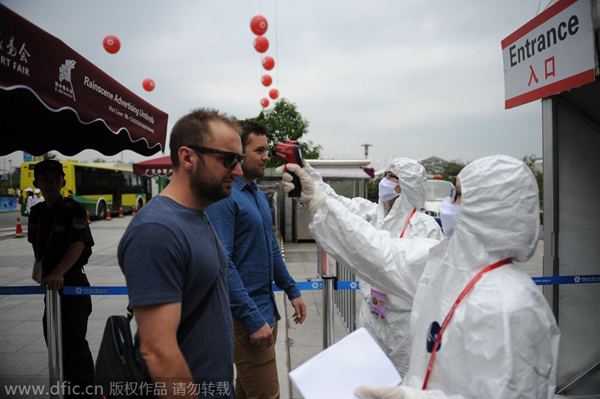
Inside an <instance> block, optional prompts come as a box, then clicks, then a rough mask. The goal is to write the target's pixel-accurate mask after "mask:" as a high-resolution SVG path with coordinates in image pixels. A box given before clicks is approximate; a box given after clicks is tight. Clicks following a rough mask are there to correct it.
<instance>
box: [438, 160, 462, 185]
mask: <svg viewBox="0 0 600 399" xmlns="http://www.w3.org/2000/svg"><path fill="white" fill-rule="evenodd" d="M465 166H466V165H465V164H464V163H462V162H458V161H450V162H449V163H448V165H446V167H445V168H444V171H443V172H442V176H443V177H442V179H443V180H448V181H450V182H452V184H454V185H455V186H456V176H458V174H459V173H460V171H461V170H462V169H463V168H464V167H465Z"/></svg>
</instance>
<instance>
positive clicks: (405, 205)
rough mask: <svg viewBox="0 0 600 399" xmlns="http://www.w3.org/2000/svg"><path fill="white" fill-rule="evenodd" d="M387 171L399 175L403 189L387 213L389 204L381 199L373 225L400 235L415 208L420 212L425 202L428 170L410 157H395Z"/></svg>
mask: <svg viewBox="0 0 600 399" xmlns="http://www.w3.org/2000/svg"><path fill="white" fill-rule="evenodd" d="M386 171H390V172H392V173H393V174H395V175H396V176H398V180H399V181H400V189H401V190H402V191H401V193H400V195H399V196H398V198H397V199H396V202H394V205H393V206H392V209H390V211H389V212H388V213H387V215H386V214H385V208H386V206H388V204H386V203H385V202H384V201H382V200H381V199H379V202H378V203H377V215H376V218H375V220H374V221H373V225H374V226H375V227H376V228H377V229H379V230H387V231H389V232H390V233H391V234H392V235H394V236H398V237H399V236H400V234H402V230H403V229H404V225H405V224H406V221H407V220H408V217H409V216H410V214H411V212H412V211H413V209H415V208H416V210H417V212H418V211H420V210H421V208H422V207H423V204H424V203H425V184H426V183H427V172H426V171H425V168H424V167H423V165H421V164H420V163H419V162H417V161H415V160H414V159H410V158H395V159H393V160H392V161H391V162H390V163H389V165H388V166H387V168H386Z"/></svg>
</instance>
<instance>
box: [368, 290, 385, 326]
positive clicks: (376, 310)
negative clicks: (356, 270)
mask: <svg viewBox="0 0 600 399" xmlns="http://www.w3.org/2000/svg"><path fill="white" fill-rule="evenodd" d="M385 297H386V295H385V293H384V292H381V291H377V290H374V289H373V288H371V299H370V301H369V304H370V308H371V313H372V314H374V315H376V316H377V317H379V318H380V319H382V320H385Z"/></svg>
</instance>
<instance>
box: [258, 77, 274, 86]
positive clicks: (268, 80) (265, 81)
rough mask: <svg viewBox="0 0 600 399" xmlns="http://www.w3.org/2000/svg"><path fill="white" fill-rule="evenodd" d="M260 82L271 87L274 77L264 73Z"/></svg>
mask: <svg viewBox="0 0 600 399" xmlns="http://www.w3.org/2000/svg"><path fill="white" fill-rule="evenodd" d="M260 82H261V83H262V84H263V85H264V86H266V87H269V86H271V83H273V79H271V76H270V75H263V77H262V78H261V79H260Z"/></svg>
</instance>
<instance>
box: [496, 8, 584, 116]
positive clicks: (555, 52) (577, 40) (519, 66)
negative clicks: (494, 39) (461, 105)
mask: <svg viewBox="0 0 600 399" xmlns="http://www.w3.org/2000/svg"><path fill="white" fill-rule="evenodd" d="M502 56H503V60H504V91H505V108H506V109H508V108H513V107H516V106H518V105H522V104H526V103H528V102H531V101H534V100H538V99H540V98H544V97H548V96H551V95H553V94H557V93H560V92H563V91H565V90H569V89H572V88H574V87H579V86H582V85H584V84H586V83H590V82H593V81H594V77H595V74H594V66H595V63H594V30H593V25H592V14H591V8H590V0H559V1H558V2H556V3H555V4H553V5H552V6H551V7H549V8H548V9H546V10H544V11H543V12H542V13H540V14H539V15H538V16H536V17H535V18H534V19H532V20H531V21H529V22H528V23H526V24H525V25H523V26H522V27H521V28H519V29H518V30H517V31H516V32H514V33H513V34H511V35H510V36H508V37H507V38H506V39H504V40H503V41H502Z"/></svg>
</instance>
